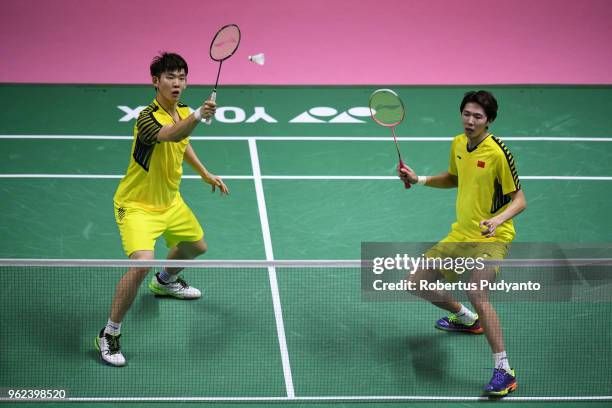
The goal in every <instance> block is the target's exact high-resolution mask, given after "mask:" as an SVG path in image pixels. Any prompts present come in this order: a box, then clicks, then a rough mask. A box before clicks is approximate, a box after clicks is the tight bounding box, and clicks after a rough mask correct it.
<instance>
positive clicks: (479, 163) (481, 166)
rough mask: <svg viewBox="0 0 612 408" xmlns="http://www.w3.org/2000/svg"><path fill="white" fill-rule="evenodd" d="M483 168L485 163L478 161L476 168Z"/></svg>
mask: <svg viewBox="0 0 612 408" xmlns="http://www.w3.org/2000/svg"><path fill="white" fill-rule="evenodd" d="M484 166H485V162H483V161H480V160H478V167H480V168H483V169H484Z"/></svg>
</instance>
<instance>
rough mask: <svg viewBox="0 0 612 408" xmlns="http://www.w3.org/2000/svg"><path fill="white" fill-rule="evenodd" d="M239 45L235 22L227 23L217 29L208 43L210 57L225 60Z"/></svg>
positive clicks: (237, 29)
mask: <svg viewBox="0 0 612 408" xmlns="http://www.w3.org/2000/svg"><path fill="white" fill-rule="evenodd" d="M239 45H240V28H239V27H238V26H237V25H236V24H228V25H225V26H223V27H221V28H220V29H219V31H217V34H215V36H214V38H213V40H212V42H211V43H210V58H212V59H213V60H215V61H225V60H226V59H228V58H229V57H231V56H232V55H234V53H235V52H236V50H237V49H238V46H239Z"/></svg>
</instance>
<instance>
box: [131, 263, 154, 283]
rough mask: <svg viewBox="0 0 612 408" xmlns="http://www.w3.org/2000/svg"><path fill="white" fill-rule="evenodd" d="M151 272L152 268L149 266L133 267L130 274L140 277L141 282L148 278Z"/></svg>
mask: <svg viewBox="0 0 612 408" xmlns="http://www.w3.org/2000/svg"><path fill="white" fill-rule="evenodd" d="M149 271H151V267H149V266H133V267H131V268H130V273H132V274H133V275H136V276H138V277H139V278H140V279H141V280H142V279H144V278H145V276H147V274H148V273H149Z"/></svg>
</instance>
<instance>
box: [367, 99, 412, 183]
mask: <svg viewBox="0 0 612 408" xmlns="http://www.w3.org/2000/svg"><path fill="white" fill-rule="evenodd" d="M370 114H371V115H372V119H374V122H376V123H378V124H379V125H381V126H384V127H390V128H391V133H393V141H394V142H395V148H396V149H397V157H398V159H399V168H403V169H407V167H406V165H405V164H404V160H402V154H401V153H400V149H399V144H398V143H397V137H395V127H396V126H397V125H399V124H400V123H402V121H403V120H404V115H405V110H404V103H403V102H402V99H401V98H400V97H399V95H398V94H396V93H395V92H393V91H392V90H391V89H377V90H376V91H374V92H372V95H370ZM404 186H405V187H406V188H410V183H409V182H408V181H404Z"/></svg>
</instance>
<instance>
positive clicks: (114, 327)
mask: <svg viewBox="0 0 612 408" xmlns="http://www.w3.org/2000/svg"><path fill="white" fill-rule="evenodd" d="M104 333H108V334H110V335H112V336H118V335H120V334H121V323H115V322H113V321H112V320H111V319H108V323H106V327H105V328H104Z"/></svg>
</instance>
